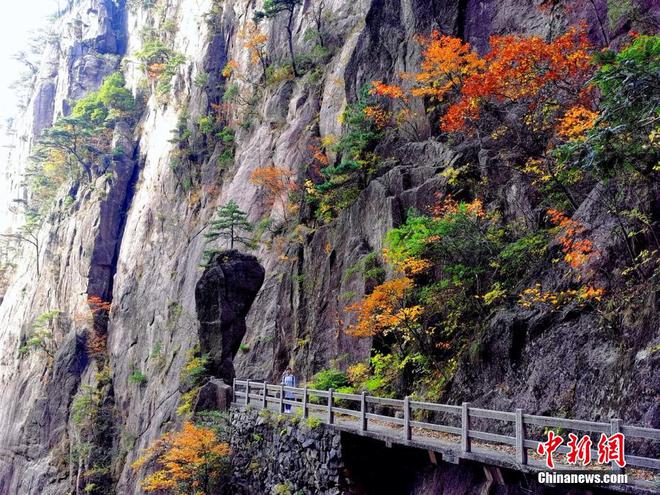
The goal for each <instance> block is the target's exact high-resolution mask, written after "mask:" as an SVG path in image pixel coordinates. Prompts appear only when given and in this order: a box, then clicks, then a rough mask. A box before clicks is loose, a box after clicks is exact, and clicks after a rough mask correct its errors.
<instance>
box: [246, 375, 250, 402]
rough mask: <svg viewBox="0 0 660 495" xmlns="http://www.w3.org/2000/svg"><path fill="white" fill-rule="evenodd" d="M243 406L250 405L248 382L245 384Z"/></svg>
mask: <svg viewBox="0 0 660 495" xmlns="http://www.w3.org/2000/svg"><path fill="white" fill-rule="evenodd" d="M245 392H246V393H245V405H246V406H247V405H248V404H250V380H247V381H246V382H245Z"/></svg>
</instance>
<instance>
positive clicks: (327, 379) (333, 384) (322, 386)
mask: <svg viewBox="0 0 660 495" xmlns="http://www.w3.org/2000/svg"><path fill="white" fill-rule="evenodd" d="M308 386H309V388H314V389H316V390H329V389H331V388H332V389H334V390H337V389H339V388H342V387H348V386H350V382H349V381H348V377H347V376H346V373H344V372H342V371H339V370H336V369H327V370H323V371H319V372H318V373H317V374H316V375H314V379H313V380H312V382H311V383H310V384H309V385H308Z"/></svg>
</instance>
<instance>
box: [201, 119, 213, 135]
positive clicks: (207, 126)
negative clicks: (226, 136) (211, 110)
mask: <svg viewBox="0 0 660 495" xmlns="http://www.w3.org/2000/svg"><path fill="white" fill-rule="evenodd" d="M197 125H198V126H199V131H200V132H201V133H202V134H211V133H212V132H213V130H214V128H215V119H214V118H213V115H202V116H201V117H200V118H199V119H198V120H197Z"/></svg>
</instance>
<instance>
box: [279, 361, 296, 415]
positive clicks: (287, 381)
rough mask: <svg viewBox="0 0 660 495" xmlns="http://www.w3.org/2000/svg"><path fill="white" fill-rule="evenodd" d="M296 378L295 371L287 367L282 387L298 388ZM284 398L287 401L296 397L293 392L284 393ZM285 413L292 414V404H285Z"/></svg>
mask: <svg viewBox="0 0 660 495" xmlns="http://www.w3.org/2000/svg"><path fill="white" fill-rule="evenodd" d="M296 383H297V381H296V377H295V375H294V374H293V370H292V369H291V367H290V366H289V367H287V369H286V370H284V374H283V375H282V385H284V386H285V387H295V386H296ZM284 398H285V399H294V398H295V396H294V395H293V392H284ZM284 412H286V413H290V412H291V404H284Z"/></svg>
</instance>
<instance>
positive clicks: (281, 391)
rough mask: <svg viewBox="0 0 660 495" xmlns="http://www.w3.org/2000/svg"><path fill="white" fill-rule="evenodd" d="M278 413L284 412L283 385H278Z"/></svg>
mask: <svg viewBox="0 0 660 495" xmlns="http://www.w3.org/2000/svg"><path fill="white" fill-rule="evenodd" d="M280 414H284V387H283V386H282V385H280Z"/></svg>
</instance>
